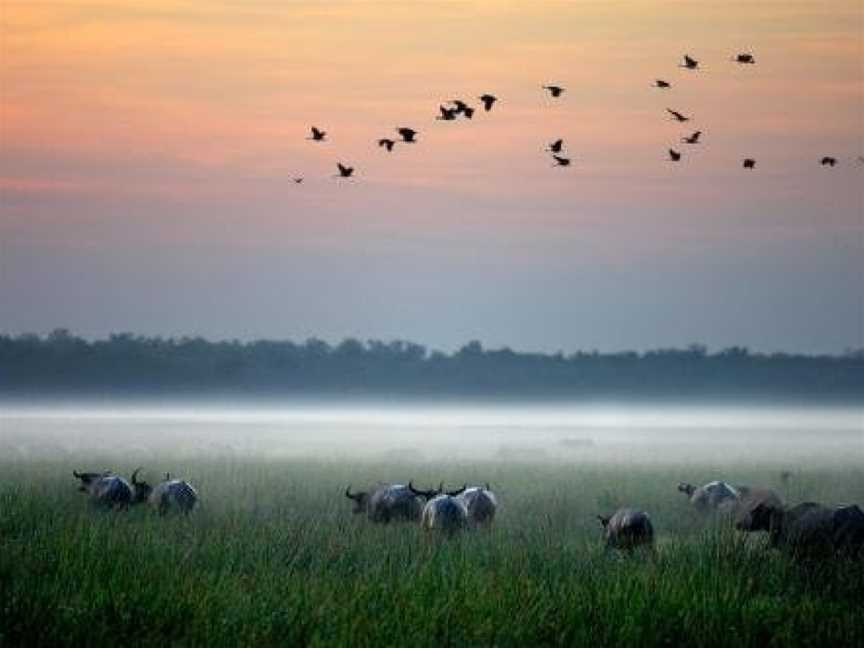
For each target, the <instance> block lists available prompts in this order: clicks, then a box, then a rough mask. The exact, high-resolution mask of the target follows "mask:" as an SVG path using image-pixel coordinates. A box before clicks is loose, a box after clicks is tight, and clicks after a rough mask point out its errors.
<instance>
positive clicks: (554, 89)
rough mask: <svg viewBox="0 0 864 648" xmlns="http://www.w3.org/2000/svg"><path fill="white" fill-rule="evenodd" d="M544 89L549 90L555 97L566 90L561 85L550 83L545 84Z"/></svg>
mask: <svg viewBox="0 0 864 648" xmlns="http://www.w3.org/2000/svg"><path fill="white" fill-rule="evenodd" d="M543 89H544V90H548V91H549V94H550V95H552V96H553V97H555V98H557V97H560V96H561V94H562V93H563V92H564V88H562V87H561V86H554V85H549V86H543Z"/></svg>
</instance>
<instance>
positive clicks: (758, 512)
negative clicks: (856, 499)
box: [736, 502, 864, 557]
mask: <svg viewBox="0 0 864 648" xmlns="http://www.w3.org/2000/svg"><path fill="white" fill-rule="evenodd" d="M736 527H737V528H738V529H740V530H742V531H767V532H768V539H769V543H770V545H771V546H772V547H773V548H775V549H784V550H788V551H789V552H790V553H792V554H793V555H795V556H798V557H818V556H828V555H833V554H835V553H842V554H847V555H857V554H858V553H859V552H861V550H862V548H864V511H862V510H861V509H860V508H859V507H858V506H856V505H855V504H846V505H841V506H835V507H828V506H823V505H822V504H817V503H816V502H804V503H803V504H798V505H796V506H793V507H791V508H786V507H784V506H782V505H781V506H777V505H774V504H765V503H762V504H759V505H758V506H756V507H755V508H754V509H753V510H752V511H751V513H750V515H749V517H748V518H747V519H746V520H744V521H743V522H739V523H737V524H736Z"/></svg>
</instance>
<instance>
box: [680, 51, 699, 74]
mask: <svg viewBox="0 0 864 648" xmlns="http://www.w3.org/2000/svg"><path fill="white" fill-rule="evenodd" d="M678 67H683V68H687V69H688V70H695V69H696V68H698V67H699V61H697V60H696V59H694V58H693V57H692V56H690V55H688V54H685V55H684V62H683V63H681V65H679V66H678Z"/></svg>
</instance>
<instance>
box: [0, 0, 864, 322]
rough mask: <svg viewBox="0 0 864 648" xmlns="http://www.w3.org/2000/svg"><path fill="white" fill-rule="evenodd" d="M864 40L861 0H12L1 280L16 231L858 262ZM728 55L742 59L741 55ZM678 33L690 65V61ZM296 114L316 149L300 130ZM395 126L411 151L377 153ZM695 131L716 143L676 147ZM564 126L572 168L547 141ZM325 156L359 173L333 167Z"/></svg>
mask: <svg viewBox="0 0 864 648" xmlns="http://www.w3.org/2000/svg"><path fill="white" fill-rule="evenodd" d="M862 34H864V11H862V4H861V2H860V0H836V1H832V2H830V3H827V2H813V1H803V0H790V1H780V0H750V1H739V0H735V1H733V2H717V1H710V2H709V1H704V0H695V1H687V2H684V1H670V0H664V1H661V0H629V1H624V2H615V3H611V2H601V1H584V2H582V1H573V2H563V1H551V0H535V1H531V2H520V1H516V0H483V1H475V2H467V1H463V2H448V1H442V2H431V1H430V2H421V1H410V0H400V1H398V2H396V1H387V2H385V1H373V0H353V1H352V0H340V1H334V2H306V1H301V2H290V1H286V0H283V1H278V2H277V1H273V0H248V1H247V2H230V1H228V0H218V1H215V2H207V3H200V2H190V1H183V0H46V1H41V0H26V1H15V0H5V1H4V2H3V3H2V9H0V200H2V204H0V237H2V238H5V239H6V241H7V244H6V245H7V247H6V248H5V254H6V256H7V262H6V263H7V265H6V266H5V272H6V276H13V277H17V278H16V281H20V282H21V286H23V285H24V284H25V283H26V281H27V278H26V275H27V272H28V271H29V270H27V269H26V268H25V266H24V265H16V264H17V263H19V262H15V261H14V258H16V257H15V255H14V254H13V253H11V252H10V251H9V247H12V246H15V247H17V248H18V249H20V250H25V249H26V250H29V253H30V254H31V255H32V254H35V255H37V256H38V255H40V254H51V253H52V251H56V250H59V249H63V250H82V249H88V250H93V249H98V250H100V251H101V252H100V253H104V254H106V255H110V254H113V253H114V251H115V250H121V251H122V250H134V248H135V247H136V246H138V245H142V244H146V245H148V246H152V247H153V248H154V249H156V248H159V249H162V250H175V251H179V250H183V249H185V247H187V246H188V249H191V250H198V252H196V254H200V255H201V258H202V259H203V258H204V257H206V256H207V255H216V256H218V254H219V252H218V251H220V250H226V249H244V250H247V249H267V250H272V251H273V253H274V254H276V253H280V251H282V252H284V251H285V249H287V248H284V247H283V246H296V248H297V249H300V248H301V247H302V248H304V249H311V250H317V249H320V250H323V252H322V254H325V253H326V254H331V255H333V258H347V256H350V255H360V256H361V257H362V254H364V253H365V252H363V250H368V249H374V250H380V251H381V253H382V254H389V253H392V254H394V255H396V256H398V257H399V259H400V261H398V262H395V261H394V264H395V265H396V266H398V265H399V263H402V261H401V259H402V256H401V255H403V254H405V255H407V256H408V257H409V258H410V257H411V255H412V254H416V253H421V254H428V255H430V259H431V255H433V251H435V250H439V251H440V255H441V256H440V259H438V261H437V262H440V263H444V264H446V263H447V259H448V256H447V255H448V254H456V252H454V251H453V250H458V249H462V250H464V252H460V253H459V254H463V253H464V255H465V258H466V259H467V258H470V256H471V254H472V252H471V250H473V249H477V248H478V246H479V247H480V248H483V247H484V246H489V250H490V252H489V257H488V264H489V267H493V266H494V267H498V264H501V265H506V264H510V265H512V266H513V267H515V268H529V269H532V268H536V267H538V266H539V265H542V264H543V263H550V264H552V265H553V266H554V267H560V268H563V267H564V265H566V264H567V263H569V261H567V258H568V252H567V251H566V249H565V247H566V245H569V246H571V247H572V249H574V250H578V256H581V257H582V258H590V259H592V263H595V264H602V263H606V264H609V265H610V267H618V266H622V267H623V266H626V264H628V263H630V262H631V261H632V260H633V259H638V260H640V261H639V262H640V263H649V262H651V260H652V259H658V258H661V257H664V258H675V256H676V255H678V254H681V255H683V256H682V261H681V263H682V267H686V265H687V261H686V259H688V258H690V255H691V254H692V253H693V250H710V251H712V252H711V253H714V252H717V251H718V250H721V249H723V250H727V251H728V252H729V254H730V255H733V256H734V254H737V253H739V252H740V251H741V250H745V252H741V253H742V254H745V253H746V254H748V255H752V256H753V258H756V257H758V256H759V255H761V254H764V255H768V256H770V255H774V254H777V255H781V256H783V255H789V254H791V252H788V251H782V250H780V248H779V247H778V246H780V245H781V244H782V245H786V244H788V245H789V246H790V248H789V249H793V248H794V249H795V250H799V251H800V250H801V249H807V248H808V246H810V247H811V248H812V249H817V248H818V249H820V250H831V249H833V248H832V246H836V245H839V246H840V249H841V252H842V254H841V255H840V256H841V257H842V258H843V259H846V260H845V261H844V262H843V263H844V264H846V265H844V266H843V269H842V272H843V273H845V274H844V277H847V276H853V275H854V272H855V271H857V266H855V267H853V266H854V261H853V260H851V259H853V257H854V255H855V254H856V253H857V252H856V250H857V248H855V247H854V246H855V245H857V244H856V243H854V241H860V236H861V232H862V230H864V225H862V223H861V215H860V213H861V209H862V208H861V204H862V190H861V184H862V170H864V167H861V166H858V165H856V163H855V159H856V157H857V156H859V155H862V154H864V143H862V134H864V45H862V40H864V35H862ZM739 51H752V52H753V53H754V54H755V56H756V58H757V64H756V65H755V66H739V65H736V64H735V63H733V62H732V61H731V60H730V57H731V56H732V55H734V54H735V53H737V52H739ZM684 53H691V54H692V55H694V56H695V57H696V58H698V59H699V60H700V61H701V62H702V66H703V69H702V70H699V71H697V72H690V71H687V70H683V69H680V68H679V67H678V63H679V61H680V59H681V56H682V55H683V54H684ZM655 78H664V79H667V80H669V81H671V82H672V83H673V88H672V89H671V90H669V91H661V90H658V89H656V88H652V87H651V85H650V84H651V83H652V81H653V80H654V79H655ZM551 82H555V83H560V84H561V85H563V86H565V87H566V88H567V92H566V93H565V95H564V97H563V98H562V99H561V100H558V101H554V100H551V99H550V98H549V97H548V96H546V95H545V93H544V92H543V90H542V88H541V85H542V84H544V83H551ZM483 92H492V93H494V94H496V95H498V96H499V97H500V102H499V104H497V105H496V106H495V108H494V109H493V111H492V112H491V113H489V114H484V113H482V112H478V114H477V115H476V117H475V118H474V120H473V121H471V122H468V121H465V120H460V121H457V122H454V123H448V122H440V121H436V120H435V115H436V114H437V107H438V105H439V104H440V103H442V102H444V101H446V100H448V99H452V98H457V97H458V98H466V99H468V100H469V101H474V103H476V101H475V98H476V97H477V95H479V94H481V93H483ZM667 106H668V107H672V108H675V109H677V110H680V111H682V112H684V113H686V114H688V115H693V118H694V119H693V121H692V122H690V123H688V124H684V125H679V124H676V123H674V122H673V121H671V120H669V119H668V116H667V115H666V113H665V108H666V107H667ZM312 124H315V125H318V126H320V127H323V128H325V129H326V130H327V131H328V133H329V134H330V138H329V139H330V141H328V142H326V143H324V144H317V143H313V142H309V141H307V140H306V137H307V136H308V128H309V126H310V125H312ZM402 125H408V126H413V127H415V128H417V129H418V130H419V131H420V137H419V139H420V142H419V143H418V144H416V145H414V146H407V145H406V146H398V145H397V147H396V150H395V151H394V153H393V154H392V155H388V154H387V153H385V152H384V151H383V150H381V149H379V148H378V147H377V146H376V145H375V141H376V140H377V139H378V138H379V137H386V136H391V137H392V136H394V132H393V129H394V127H396V126H402ZM694 130H702V131H704V135H703V138H704V142H703V143H702V144H700V145H698V146H695V147H688V146H686V145H684V144H682V143H681V142H680V138H681V137H682V136H683V135H686V134H689V133H690V132H692V131H694ZM557 137H563V138H564V139H565V140H566V142H567V145H568V151H569V154H570V155H572V156H573V159H574V165H573V167H571V168H568V169H555V168H552V166H551V164H550V161H549V158H548V155H547V154H546V153H545V152H544V150H543V149H544V146H545V145H546V143H548V142H550V141H552V140H553V139H556V138H557ZM670 146H674V147H675V148H677V149H679V150H683V151H684V153H685V159H684V160H683V161H682V163H681V164H678V165H673V164H671V163H669V162H668V161H667V160H666V150H667V148H669V147H670ZM823 155H833V156H835V157H837V158H838V160H839V161H840V164H839V165H838V167H837V168H836V169H832V170H827V169H822V168H820V167H819V165H818V160H819V159H820V158H821V157H822V156H823ZM747 156H752V157H755V158H757V160H758V167H757V170H756V172H755V173H752V174H747V173H744V172H743V171H742V169H741V168H740V164H741V160H742V158H744V157H747ZM338 160H341V161H344V162H346V163H349V164H353V165H354V166H356V168H357V178H356V179H354V180H352V181H350V182H348V183H346V182H339V181H337V180H335V179H334V178H333V177H332V175H333V174H334V172H335V163H336V161H338ZM294 175H302V176H304V177H305V178H306V181H305V182H304V184H303V185H302V186H294V185H293V184H292V183H290V182H289V178H290V177H291V176H294ZM240 222H242V228H241V226H240V225H239V224H238V223H240ZM856 237H858V238H856ZM697 239H698V240H697ZM286 241H290V242H286ZM565 241H566V245H565V243H564V242H565ZM682 241H684V243H683V245H684V246H687V247H689V251H688V252H683V251H682V250H681V247H680V246H681V245H682V243H681V242H682ZM580 245H581V246H582V247H578V246H580ZM361 246H370V247H367V248H363V250H361V249H360V247H361ZM439 246H440V247H439ZM676 246H678V247H676ZM850 246H851V247H850ZM291 249H295V248H294V247H292V248H291ZM492 249H494V250H497V251H498V252H499V253H500V254H502V255H504V256H506V260H502V259H501V258H496V257H494V256H493V253H492V252H491V250H492ZM550 250H551V252H549V251H550ZM784 250H785V248H784ZM418 251H419V252H418ZM178 253H179V252H178ZM717 253H718V254H719V252H717ZM798 253H799V252H796V254H798ZM21 254H22V255H23V254H24V253H23V252H21ZM70 254H72V253H71V252H70ZM166 254H169V253H168V252H166ZM826 254H828V255H830V254H831V253H830V252H826ZM342 255H347V256H345V257H343V256H342ZM121 256H122V254H121ZM328 258H329V257H328ZM394 258H395V257H394ZM484 258H485V257H484ZM784 258H786V257H784ZM826 258H827V257H826ZM8 259H13V261H9V260H8ZM788 259H792V257H791V256H789V257H788ZM207 262H208V263H209V262H210V260H207ZM664 262H665V261H664ZM791 262H792V261H791V260H790V263H791ZM70 263H72V264H73V265H74V263H77V261H74V262H73V261H70ZM112 263H113V262H112ZM310 263H314V262H310ZM431 263H432V261H431V260H430V264H431ZM733 263H734V262H733ZM784 263H785V261H784ZM850 264H852V265H850ZM850 268H851V270H850ZM532 271H533V270H532ZM562 272H563V270H562ZM850 272H851V273H852V274H850ZM21 290H22V291H23V288H22V289H21ZM21 326H24V324H21ZM340 330H341V329H340Z"/></svg>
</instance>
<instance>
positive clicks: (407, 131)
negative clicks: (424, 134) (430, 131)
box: [396, 126, 417, 144]
mask: <svg viewBox="0 0 864 648" xmlns="http://www.w3.org/2000/svg"><path fill="white" fill-rule="evenodd" d="M396 132H397V133H399V136H400V137H401V138H402V141H403V142H408V143H409V144H413V143H414V142H416V141H417V139H416V138H417V131H416V130H414V129H413V128H406V127H404V126H402V127H400V128H397V129H396Z"/></svg>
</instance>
